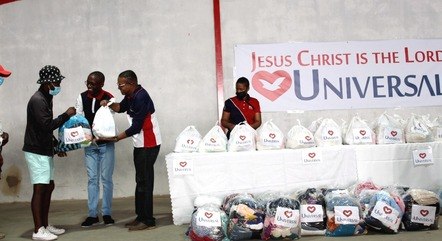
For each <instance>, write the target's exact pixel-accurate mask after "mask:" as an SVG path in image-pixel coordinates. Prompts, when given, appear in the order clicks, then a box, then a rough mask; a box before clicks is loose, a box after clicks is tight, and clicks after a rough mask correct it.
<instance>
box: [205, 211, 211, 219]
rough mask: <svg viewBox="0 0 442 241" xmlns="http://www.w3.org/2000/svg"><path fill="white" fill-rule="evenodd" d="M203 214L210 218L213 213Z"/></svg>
mask: <svg viewBox="0 0 442 241" xmlns="http://www.w3.org/2000/svg"><path fill="white" fill-rule="evenodd" d="M204 215H205V216H206V217H207V218H211V217H212V216H213V213H209V212H205V213H204Z"/></svg>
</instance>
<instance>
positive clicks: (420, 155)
mask: <svg viewBox="0 0 442 241" xmlns="http://www.w3.org/2000/svg"><path fill="white" fill-rule="evenodd" d="M426 156H427V154H426V153H419V157H420V158H422V159H424V158H425V157H426Z"/></svg>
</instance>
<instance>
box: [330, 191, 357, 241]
mask: <svg viewBox="0 0 442 241" xmlns="http://www.w3.org/2000/svg"><path fill="white" fill-rule="evenodd" d="M325 202H326V205H325V206H326V211H327V212H326V213H327V228H326V232H325V235H326V236H331V237H336V236H352V235H359V234H365V233H366V229H365V225H364V223H363V219H362V211H361V208H360V205H359V201H358V200H357V199H356V198H354V197H352V196H350V195H349V193H348V191H347V190H331V191H328V193H327V194H326V196H325Z"/></svg>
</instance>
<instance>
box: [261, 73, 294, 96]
mask: <svg viewBox="0 0 442 241" xmlns="http://www.w3.org/2000/svg"><path fill="white" fill-rule="evenodd" d="M291 85H292V78H291V77H290V75H289V74H288V73H287V72H285V71H284V70H277V71H275V72H273V73H269V72H267V71H258V72H256V73H255V75H253V78H252V86H253V89H255V90H256V91H257V92H258V93H260V94H261V95H263V96H264V97H266V98H267V99H269V100H271V101H275V100H276V99H278V98H279V97H280V96H281V95H283V94H284V93H285V92H286V91H287V90H288V89H289V88H290V86H291Z"/></svg>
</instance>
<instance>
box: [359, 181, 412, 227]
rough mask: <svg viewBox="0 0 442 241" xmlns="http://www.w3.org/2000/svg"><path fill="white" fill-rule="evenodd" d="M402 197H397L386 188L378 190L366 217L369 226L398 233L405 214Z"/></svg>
mask: <svg viewBox="0 0 442 241" xmlns="http://www.w3.org/2000/svg"><path fill="white" fill-rule="evenodd" d="M399 202H402V199H400V198H399V199H395V198H394V196H392V195H390V193H388V192H387V191H385V190H382V191H376V193H375V194H374V195H373V196H372V198H371V200H370V204H369V209H368V214H367V216H366V217H365V218H364V221H365V223H366V224H367V227H368V228H370V229H373V230H376V231H379V232H383V233H390V234H391V233H397V232H398V230H399V226H400V224H401V219H402V215H403V214H404V208H405V207H404V205H403V202H402V205H401V203H399Z"/></svg>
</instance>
